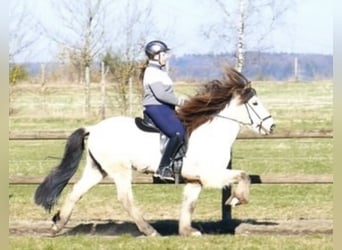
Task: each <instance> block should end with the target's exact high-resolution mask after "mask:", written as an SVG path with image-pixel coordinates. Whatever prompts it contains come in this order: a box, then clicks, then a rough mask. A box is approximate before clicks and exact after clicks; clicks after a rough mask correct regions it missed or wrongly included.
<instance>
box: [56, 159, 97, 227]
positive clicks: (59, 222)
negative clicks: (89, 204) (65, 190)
mask: <svg viewBox="0 0 342 250" xmlns="http://www.w3.org/2000/svg"><path fill="white" fill-rule="evenodd" d="M102 179H103V175H102V173H101V172H100V171H99V169H98V168H97V167H96V166H95V164H94V162H93V161H92V160H91V159H90V158H89V157H88V159H87V163H86V166H85V169H84V172H83V175H82V177H81V179H80V180H79V181H78V182H77V183H75V185H74V186H73V188H72V190H71V192H70V193H69V194H68V195H67V196H66V199H65V201H64V203H63V205H62V208H61V210H60V211H58V212H57V213H56V214H55V215H54V216H53V219H52V220H53V225H52V231H53V233H58V232H59V231H60V230H61V229H62V228H63V227H64V225H65V224H66V223H67V222H68V220H69V218H70V216H71V213H72V210H73V208H74V206H75V203H76V202H77V201H78V200H79V199H80V198H81V197H82V195H84V194H85V193H86V192H87V191H88V190H89V189H90V188H92V187H93V186H95V185H96V184H97V183H99V182H100V181H101V180H102Z"/></svg>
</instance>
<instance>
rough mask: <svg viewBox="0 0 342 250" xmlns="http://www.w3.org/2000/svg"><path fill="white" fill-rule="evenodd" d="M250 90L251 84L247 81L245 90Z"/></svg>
mask: <svg viewBox="0 0 342 250" xmlns="http://www.w3.org/2000/svg"><path fill="white" fill-rule="evenodd" d="M249 88H252V82H251V81H247V83H246V85H245V89H249Z"/></svg>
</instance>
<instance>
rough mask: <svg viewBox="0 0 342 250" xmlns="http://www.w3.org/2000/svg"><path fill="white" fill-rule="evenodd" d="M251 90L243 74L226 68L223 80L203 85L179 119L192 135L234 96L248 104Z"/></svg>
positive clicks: (180, 112) (187, 103) (185, 106)
mask: <svg viewBox="0 0 342 250" xmlns="http://www.w3.org/2000/svg"><path fill="white" fill-rule="evenodd" d="M250 89H251V86H250V82H249V81H248V80H247V79H246V78H245V77H244V76H243V75H242V74H241V73H239V72H238V71H236V70H235V69H233V68H231V67H226V68H225V75H224V76H223V79H222V80H212V81H210V82H208V83H206V84H204V85H202V86H201V88H200V89H199V91H198V93H197V94H196V95H195V96H193V97H191V98H190V99H189V100H188V101H187V102H186V103H185V104H184V105H183V106H181V107H180V108H179V110H178V117H179V119H180V120H182V121H183V123H184V125H185V127H186V130H187V132H188V133H189V134H191V132H192V131H193V130H194V129H196V128H197V127H199V126H200V125H202V124H203V123H205V122H207V121H209V120H212V119H213V118H214V116H215V115H216V114H218V113H219V112H220V111H221V110H222V109H223V108H224V107H225V106H226V104H227V103H229V102H230V100H231V99H232V98H233V97H234V96H236V95H239V96H240V100H241V102H243V103H244V102H247V101H248V99H249V98H250V95H247V93H248V92H250V91H248V90H250Z"/></svg>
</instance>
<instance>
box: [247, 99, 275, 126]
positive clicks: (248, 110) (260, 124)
mask: <svg viewBox="0 0 342 250" xmlns="http://www.w3.org/2000/svg"><path fill="white" fill-rule="evenodd" d="M245 107H246V110H247V114H248V118H249V120H250V124H247V125H253V124H254V123H253V120H252V118H251V113H250V110H251V111H252V112H253V113H254V114H255V115H256V116H257V117H258V118H259V119H260V123H259V124H258V125H257V126H256V127H257V128H259V132H260V131H261V130H263V131H264V132H267V131H266V129H265V128H264V127H263V126H262V124H263V122H264V121H266V120H267V119H270V118H272V116H271V115H269V116H266V117H264V118H261V117H260V115H259V114H258V113H257V112H256V111H255V109H254V108H253V106H252V105H250V104H249V103H248V102H247V103H245Z"/></svg>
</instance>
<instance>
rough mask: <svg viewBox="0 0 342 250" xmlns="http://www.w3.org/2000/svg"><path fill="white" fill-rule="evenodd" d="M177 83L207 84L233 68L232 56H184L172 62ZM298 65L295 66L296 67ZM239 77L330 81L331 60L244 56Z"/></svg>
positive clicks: (314, 56)
mask: <svg viewBox="0 0 342 250" xmlns="http://www.w3.org/2000/svg"><path fill="white" fill-rule="evenodd" d="M170 64H171V69H172V71H171V73H172V76H173V78H174V79H176V80H196V81H202V80H209V79H213V78H218V77H219V76H220V75H221V74H222V69H223V66H224V65H225V64H229V65H231V66H233V65H234V64H235V59H234V55H233V54H220V55H214V54H208V55H184V56H181V57H173V58H172V59H171V62H170ZM296 65H297V66H296ZM242 73H243V74H244V75H245V76H247V77H248V78H249V79H251V80H279V81H288V80H304V81H312V80H323V79H332V77H333V56H332V55H322V54H294V53H261V52H247V53H246V58H245V64H244V68H243V71H242Z"/></svg>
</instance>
